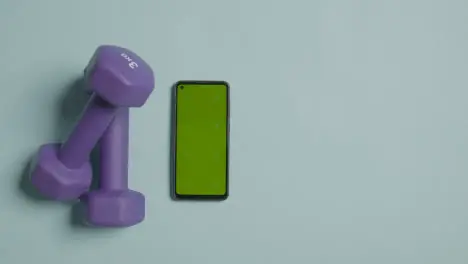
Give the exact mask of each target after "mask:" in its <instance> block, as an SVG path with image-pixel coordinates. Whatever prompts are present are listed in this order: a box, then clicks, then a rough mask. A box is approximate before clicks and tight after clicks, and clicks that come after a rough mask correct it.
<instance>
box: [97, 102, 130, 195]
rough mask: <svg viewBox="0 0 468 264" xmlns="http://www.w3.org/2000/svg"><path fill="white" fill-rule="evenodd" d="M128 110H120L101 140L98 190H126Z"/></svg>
mask: <svg viewBox="0 0 468 264" xmlns="http://www.w3.org/2000/svg"><path fill="white" fill-rule="evenodd" d="M128 143H129V109H128V108H120V109H119V110H118V111H117V113H116V115H115V117H114V119H113V120H112V123H111V124H110V125H109V127H108V128H107V130H106V132H104V135H103V136H102V138H101V141H100V145H99V151H100V189H102V190H127V189H128Z"/></svg>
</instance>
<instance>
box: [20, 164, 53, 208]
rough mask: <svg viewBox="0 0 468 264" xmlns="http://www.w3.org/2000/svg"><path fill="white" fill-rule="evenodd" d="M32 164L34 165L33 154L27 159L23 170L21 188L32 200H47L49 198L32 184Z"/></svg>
mask: <svg viewBox="0 0 468 264" xmlns="http://www.w3.org/2000/svg"><path fill="white" fill-rule="evenodd" d="M32 165H33V156H32V155H31V157H29V159H28V160H27V162H26V165H25V166H24V169H23V171H22V172H21V176H20V182H19V189H20V191H21V192H22V193H24V194H25V195H26V197H27V198H29V199H30V200H31V201H34V202H41V201H47V199H46V198H45V197H44V196H42V195H40V194H39V192H38V191H37V190H36V189H35V188H34V186H33V185H32V184H31V178H30V175H31V169H32Z"/></svg>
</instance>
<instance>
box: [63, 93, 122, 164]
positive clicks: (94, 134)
mask: <svg viewBox="0 0 468 264" xmlns="http://www.w3.org/2000/svg"><path fill="white" fill-rule="evenodd" d="M118 109H119V108H118V107H115V106H113V105H110V104H109V103H108V102H106V101H104V99H102V98H101V97H99V96H98V95H96V94H93V95H92V96H91V98H90V99H89V101H88V104H87V105H86V108H85V110H84V112H83V114H82V115H81V119H80V121H79V122H78V123H77V124H76V125H75V128H74V129H73V131H72V133H71V134H70V135H69V137H68V139H67V140H66V141H65V142H64V143H63V144H62V146H61V148H60V151H59V153H58V158H59V160H60V161H61V162H62V163H63V165H65V166H66V167H67V168H70V169H75V168H79V167H81V166H82V165H83V164H84V163H85V162H86V161H88V160H89V155H90V154H91V151H92V150H93V148H94V146H95V145H96V144H97V142H98V141H99V138H100V137H101V135H102V134H103V133H104V131H105V130H106V129H107V127H108V126H109V124H110V123H111V122H112V119H113V118H114V116H115V114H116V113H117V110H118Z"/></svg>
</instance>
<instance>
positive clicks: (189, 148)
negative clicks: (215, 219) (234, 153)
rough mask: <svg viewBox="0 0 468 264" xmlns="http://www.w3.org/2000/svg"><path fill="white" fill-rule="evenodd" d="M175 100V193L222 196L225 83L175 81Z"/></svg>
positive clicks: (224, 194) (224, 188)
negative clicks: (176, 82)
mask: <svg viewBox="0 0 468 264" xmlns="http://www.w3.org/2000/svg"><path fill="white" fill-rule="evenodd" d="M175 100H176V102H175V103H176V109H175V130H176V131H175V163H174V164H175V171H174V172H175V175H174V176H175V193H176V196H178V197H179V198H197V197H198V198H226V197H227V195H228V190H227V189H228V133H229V131H228V128H229V123H228V120H229V117H228V115H229V114H228V111H229V87H228V84H227V83H224V82H179V83H178V84H177V85H176V97H175Z"/></svg>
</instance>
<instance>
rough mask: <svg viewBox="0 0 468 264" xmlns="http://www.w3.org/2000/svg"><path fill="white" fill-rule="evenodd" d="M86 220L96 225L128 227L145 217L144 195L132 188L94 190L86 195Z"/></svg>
mask: <svg viewBox="0 0 468 264" xmlns="http://www.w3.org/2000/svg"><path fill="white" fill-rule="evenodd" d="M86 202H87V203H88V206H87V213H86V220H87V221H86V222H87V223H88V224H89V225H91V226H98V227H130V226H133V225H136V224H138V223H140V222H142V221H143V220H144V218H145V197H144V196H143V194H141V193H139V192H136V191H132V190H121V191H118V190H96V191H92V192H90V193H88V195H87V197H86Z"/></svg>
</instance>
